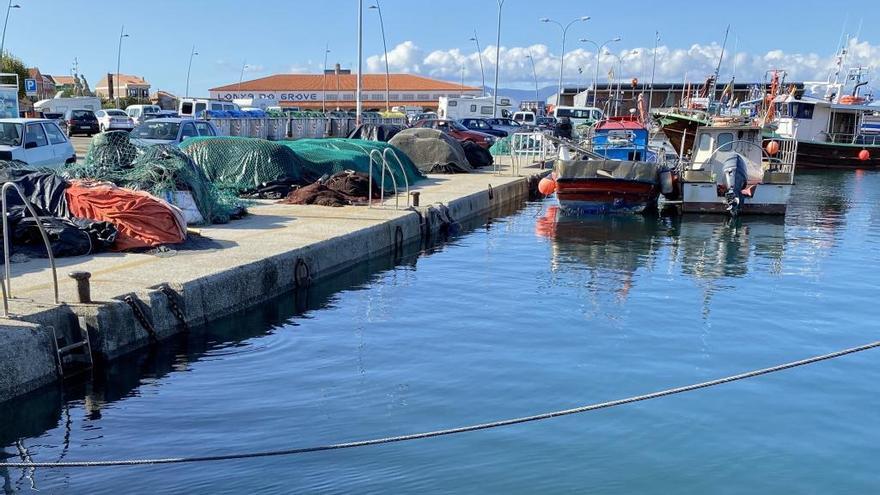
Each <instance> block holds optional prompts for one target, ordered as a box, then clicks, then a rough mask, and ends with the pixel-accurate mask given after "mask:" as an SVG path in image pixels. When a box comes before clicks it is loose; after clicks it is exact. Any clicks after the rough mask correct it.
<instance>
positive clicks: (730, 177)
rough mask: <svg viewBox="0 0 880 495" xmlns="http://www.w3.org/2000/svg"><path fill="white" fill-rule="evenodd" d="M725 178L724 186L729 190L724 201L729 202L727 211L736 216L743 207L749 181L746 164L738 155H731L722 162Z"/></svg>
mask: <svg viewBox="0 0 880 495" xmlns="http://www.w3.org/2000/svg"><path fill="white" fill-rule="evenodd" d="M721 163H722V167H721V171H722V173H723V176H724V183H723V186H725V187H726V188H727V192H725V193H724V199H725V200H727V211H729V212H730V214H731V215H733V216H736V215H737V214H738V213H739V209H740V207H741V206H742V202H743V194H742V191H743V189H745V187H746V184H747V181H748V171H747V170H746V162H745V160H743V158H742V157H741V156H740V155H739V154H738V153H731V154H730V155H728V156H727V157H726V158H724V160H723V161H722V162H721Z"/></svg>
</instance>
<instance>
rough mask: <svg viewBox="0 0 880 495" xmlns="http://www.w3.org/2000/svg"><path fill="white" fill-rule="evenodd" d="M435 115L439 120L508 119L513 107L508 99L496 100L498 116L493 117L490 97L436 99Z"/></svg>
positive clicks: (492, 102)
mask: <svg viewBox="0 0 880 495" xmlns="http://www.w3.org/2000/svg"><path fill="white" fill-rule="evenodd" d="M438 101H439V103H438V105H437V115H438V116H439V117H440V118H441V119H452V120H458V119H487V118H492V117H510V109H511V108H512V107H513V105H511V102H510V98H500V97H499V98H498V115H493V114H492V113H493V112H492V110H493V105H494V101H493V98H492V97H491V96H479V97H469V96H465V97H461V98H454V97H446V96H441V97H440V98H439V99H438Z"/></svg>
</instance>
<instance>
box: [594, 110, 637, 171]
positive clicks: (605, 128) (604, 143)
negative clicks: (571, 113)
mask: <svg viewBox="0 0 880 495" xmlns="http://www.w3.org/2000/svg"><path fill="white" fill-rule="evenodd" d="M648 140H649V134H648V129H646V128H645V126H644V125H642V123H641V122H639V121H638V119H636V118H635V117H633V116H625V117H610V118H607V119H605V120H602V121H599V122H598V123H597V124H596V125H595V127H594V128H593V132H592V135H591V137H590V144H591V147H592V151H593V152H594V153H597V154H599V155H602V156H604V157H605V158H607V159H609V160H627V161H636V162H638V161H648V158H649V153H648Z"/></svg>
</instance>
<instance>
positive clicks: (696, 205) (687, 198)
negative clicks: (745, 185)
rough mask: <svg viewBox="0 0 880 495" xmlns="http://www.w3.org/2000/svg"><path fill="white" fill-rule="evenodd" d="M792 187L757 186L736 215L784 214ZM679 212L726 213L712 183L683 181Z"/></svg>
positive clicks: (722, 199)
mask: <svg viewBox="0 0 880 495" xmlns="http://www.w3.org/2000/svg"><path fill="white" fill-rule="evenodd" d="M792 187H793V184H759V185H758V186H757V187H755V189H754V193H753V196H752V197H750V198H749V197H746V198H743V202H742V204H741V205H740V207H739V212H738V214H739V215H784V214H785V210H786V208H787V205H788V199H789V198H790V197H791V190H792ZM682 192H683V198H682V199H683V202H682V205H681V210H682V212H683V213H722V214H728V211H727V202H726V201H725V199H724V197H723V196H719V194H718V186H717V185H716V184H715V183H714V182H686V183H684V184H683V185H682Z"/></svg>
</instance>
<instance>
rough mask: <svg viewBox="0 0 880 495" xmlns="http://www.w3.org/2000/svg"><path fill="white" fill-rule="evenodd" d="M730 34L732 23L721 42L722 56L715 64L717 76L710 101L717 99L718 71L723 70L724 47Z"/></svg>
mask: <svg viewBox="0 0 880 495" xmlns="http://www.w3.org/2000/svg"><path fill="white" fill-rule="evenodd" d="M729 34H730V24H728V25H727V30H726V31H724V42H723V43H721V56H719V57H718V65H717V66H715V78H714V79H713V80H712V86H713V87H712V93H711V96H710V97H709V99H710V101H714V100H715V92H716V91H717V90H718V73H719V72H721V62H723V61H724V48H725V47H726V46H727V35H729Z"/></svg>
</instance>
